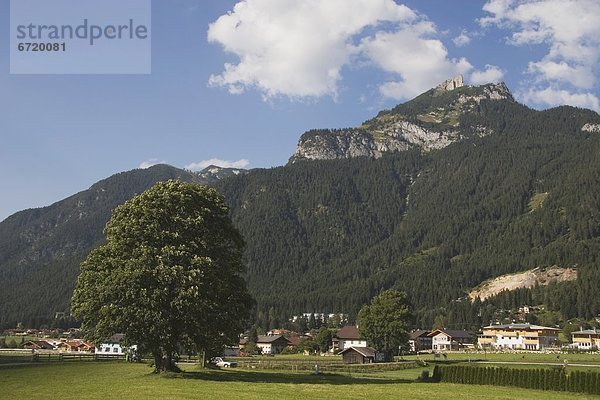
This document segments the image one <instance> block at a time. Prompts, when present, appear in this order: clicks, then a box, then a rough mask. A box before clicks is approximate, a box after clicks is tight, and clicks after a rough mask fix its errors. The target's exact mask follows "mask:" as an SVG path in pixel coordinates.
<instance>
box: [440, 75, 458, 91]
mask: <svg viewBox="0 0 600 400" xmlns="http://www.w3.org/2000/svg"><path fill="white" fill-rule="evenodd" d="M464 85H465V84H464V81H463V76H462V75H458V76H456V77H454V78H452V79H448V80H445V81H444V82H442V83H440V84H439V85H437V87H436V88H435V90H437V91H448V90H454V89H456V88H459V87H463V86H464Z"/></svg>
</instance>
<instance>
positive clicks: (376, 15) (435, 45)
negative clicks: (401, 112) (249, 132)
mask: <svg viewBox="0 0 600 400" xmlns="http://www.w3.org/2000/svg"><path fill="white" fill-rule="evenodd" d="M437 33H438V32H437V28H436V27H435V25H434V24H432V23H431V22H429V21H427V20H426V19H425V17H423V16H421V15H418V14H417V13H416V12H414V11H413V10H411V9H409V8H408V7H406V6H404V5H400V4H397V3H396V2H395V1H394V0H328V1H322V0H304V1H297V0H245V1H240V2H238V3H237V4H236V5H235V6H234V8H233V10H232V11H231V12H229V13H228V14H226V15H222V16H221V17H219V18H218V19H217V20H216V21H215V22H213V23H212V24H210V26H209V29H208V40H209V42H211V43H217V44H220V45H221V46H222V47H223V49H224V50H225V51H226V52H228V53H232V54H233V55H235V56H237V57H238V59H239V60H238V61H237V62H236V63H227V64H225V65H224V70H223V71H222V72H221V73H220V74H215V75H211V77H210V79H209V85H211V86H222V87H226V88H227V89H228V90H229V92H230V93H233V94H239V93H243V92H244V91H246V90H248V89H257V90H258V91H260V92H261V93H262V94H263V97H264V98H265V99H269V98H273V97H277V96H288V97H290V98H292V99H301V98H316V97H321V96H331V97H333V98H335V97H336V96H337V94H338V91H339V86H340V84H341V81H342V79H343V77H342V70H343V68H344V67H348V66H365V65H368V66H374V67H376V68H380V69H383V70H384V71H386V72H389V73H391V74H392V77H391V79H390V82H387V83H384V84H383V85H381V87H380V93H382V94H383V95H384V96H388V97H393V98H396V99H402V98H409V97H410V96H413V95H415V94H419V93H421V92H422V91H424V90H426V89H429V88H431V87H433V86H435V85H436V84H437V83H439V82H441V81H443V80H445V79H447V78H449V77H451V76H453V75H455V74H457V73H463V72H466V71H468V70H470V69H471V68H472V67H471V65H470V64H469V63H468V62H467V61H466V60H465V59H459V60H450V59H448V57H447V55H448V53H447V50H446V48H445V47H444V45H443V44H442V42H441V41H440V40H438V39H436V38H435V36H436V35H437Z"/></svg>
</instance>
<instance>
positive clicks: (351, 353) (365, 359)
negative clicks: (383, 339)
mask: <svg viewBox="0 0 600 400" xmlns="http://www.w3.org/2000/svg"><path fill="white" fill-rule="evenodd" d="M340 354H341V355H342V357H343V359H344V364H371V363H374V362H375V350H373V349H372V348H370V347H354V346H351V347H347V348H345V349H344V350H342V351H341V352H340Z"/></svg>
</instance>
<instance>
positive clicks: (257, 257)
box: [0, 84, 600, 327]
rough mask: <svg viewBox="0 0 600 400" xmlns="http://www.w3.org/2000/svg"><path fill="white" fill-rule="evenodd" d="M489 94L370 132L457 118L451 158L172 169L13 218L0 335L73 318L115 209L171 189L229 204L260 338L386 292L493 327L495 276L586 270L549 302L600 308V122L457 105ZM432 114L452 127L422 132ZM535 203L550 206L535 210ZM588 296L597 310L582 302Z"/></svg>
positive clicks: (423, 308)
mask: <svg viewBox="0 0 600 400" xmlns="http://www.w3.org/2000/svg"><path fill="white" fill-rule="evenodd" d="M491 85H494V86H493V87H496V88H498V90H503V89H502V86H497V85H500V84H491ZM485 87H487V88H489V90H490V93H493V91H492V86H489V85H488V86H486V85H484V87H483V88H481V87H480V88H479V89H474V88H470V87H456V88H454V89H453V90H452V91H439V90H438V91H437V92H436V89H435V88H434V89H431V90H430V91H428V92H425V93H424V94H423V95H421V96H418V97H417V98H415V99H414V100H413V101H411V102H407V103H405V104H402V105H398V106H396V107H394V108H393V109H391V110H387V111H383V112H381V113H379V114H378V116H376V117H375V118H373V119H372V120H369V121H366V122H365V124H367V125H369V124H370V125H369V126H371V128H370V129H371V130H372V131H374V130H376V129H384V128H385V127H384V126H383V125H382V127H379V126H378V125H377V123H379V122H382V118H383V119H384V120H383V122H382V123H384V124H387V121H386V118H387V119H389V118H390V116H391V117H392V118H396V120H395V122H394V123H397V122H399V121H404V122H411V123H414V124H417V123H418V124H419V126H422V127H425V128H427V127H431V126H433V127H436V126H437V127H439V126H453V125H452V124H455V123H456V122H458V127H457V128H456V129H457V130H459V131H460V132H459V134H460V135H462V136H464V137H462V136H461V138H460V140H456V141H453V142H452V145H448V146H443V147H441V148H439V149H431V150H429V151H424V150H423V149H422V148H421V147H419V146H416V145H413V146H408V147H407V148H406V149H404V150H402V151H382V152H381V154H380V155H379V156H377V157H374V156H373V157H369V156H365V157H361V156H358V157H348V158H346V157H343V158H333V159H322V160H321V159H309V160H297V162H296V161H295V162H290V163H288V165H286V166H281V167H277V168H271V169H256V170H250V171H238V173H236V172H234V171H228V170H226V169H215V171H212V172H211V171H210V169H211V167H208V169H209V170H208V171H206V170H205V172H206V173H211V174H213V175H211V176H208V175H207V176H203V175H202V173H200V174H198V173H192V172H189V171H184V170H180V169H177V168H175V167H171V166H166V165H159V166H154V167H151V168H149V169H148V170H133V171H129V172H124V173H121V174H116V175H114V176H112V177H110V178H107V179H106V180H102V181H100V182H98V183H97V184H94V185H92V186H91V187H90V189H88V190H87V191H83V192H80V193H78V194H76V195H73V196H70V197H68V198H67V199H65V200H63V201H61V202H57V203H55V204H53V205H51V206H48V207H45V208H40V209H33V210H27V211H22V212H19V213H16V214H14V215H13V216H11V217H9V218H7V219H6V220H4V221H3V222H1V223H0V325H2V326H7V325H11V324H15V323H16V322H19V321H22V322H24V323H26V324H31V325H34V324H37V325H39V324H43V323H48V321H49V320H50V319H51V316H52V315H54V312H56V311H66V310H68V308H69V300H70V293H71V292H72V288H73V285H74V283H75V279H76V277H77V274H78V271H79V262H80V261H81V260H82V259H83V258H84V257H85V256H86V255H87V252H89V250H90V249H91V248H93V246H95V245H97V244H98V243H101V241H102V240H103V235H102V229H103V227H104V225H105V224H106V222H107V220H108V218H109V217H110V210H112V208H114V207H116V205H118V204H120V203H122V202H124V201H125V200H127V199H128V198H130V197H132V196H133V195H135V194H136V193H140V192H141V191H143V190H145V189H146V188H148V187H149V186H151V185H152V184H154V183H156V181H158V180H164V179H182V180H189V181H194V182H202V183H209V184H211V185H213V186H215V187H217V188H218V189H219V190H221V191H222V192H223V193H224V195H225V197H226V200H227V202H228V204H229V205H230V208H231V215H232V218H233V220H234V223H235V224H236V226H237V227H238V229H240V231H241V232H242V234H243V235H244V237H245V238H246V241H247V250H246V256H245V259H246V262H247V265H248V273H247V279H248V282H249V288H250V289H251V291H252V294H253V295H254V296H255V297H256V299H257V301H258V308H257V315H256V318H257V321H259V323H260V324H261V326H263V327H267V326H272V327H275V326H277V325H281V324H282V323H284V322H285V321H286V320H287V319H286V318H287V316H289V315H292V314H293V313H298V312H306V311H311V310H313V311H321V312H322V311H331V312H345V313H348V314H350V315H351V316H352V315H355V313H356V312H357V310H358V308H360V306H361V305H362V304H364V303H366V302H367V301H368V300H369V299H370V298H371V297H372V296H373V295H374V294H376V293H377V292H378V291H379V290H381V289H383V288H389V287H394V288H397V289H400V290H405V291H407V292H408V293H409V296H410V297H411V299H412V301H413V303H414V306H415V308H416V310H417V311H418V315H419V320H418V321H419V323H420V324H421V325H422V326H426V325H427V324H432V323H433V321H434V320H436V319H439V318H446V322H447V323H450V322H452V323H456V324H459V323H460V324H463V326H465V327H466V326H468V324H469V323H471V322H472V320H474V319H476V318H488V317H489V315H487V314H486V315H484V316H483V317H477V312H475V314H473V312H474V311H473V309H471V308H468V309H467V308H464V307H471V306H467V305H465V303H464V302H463V303H460V302H455V300H456V299H458V298H461V297H464V296H466V293H467V292H468V291H469V290H471V289H472V288H473V287H475V286H477V285H478V284H480V283H481V282H483V281H484V280H486V279H489V278H491V277H494V276H500V275H503V274H508V273H515V272H520V271H524V270H528V269H531V268H534V267H544V266H552V265H558V266H560V267H564V268H568V267H571V266H573V265H578V266H579V267H578V271H579V273H578V278H577V280H576V281H573V282H566V283H561V284H560V285H558V286H556V287H554V286H552V287H548V288H547V289H544V290H548V291H549V292H544V293H542V294H538V295H539V296H542V295H543V296H546V297H545V299H546V300H545V301H547V302H548V304H549V307H550V308H554V309H557V310H560V312H562V313H564V315H565V316H573V315H583V316H586V317H588V316H589V315H592V314H593V313H594V312H595V313H598V312H600V301H596V300H594V299H596V298H600V296H599V295H598V293H597V286H593V285H590V279H593V278H591V277H593V276H597V274H598V272H600V271H598V265H597V263H595V261H594V260H595V258H594V254H600V210H599V209H598V208H599V204H600V200H599V199H600V182H599V181H598V177H597V170H599V169H600V135H599V134H598V133H597V132H596V131H595V128H594V127H595V126H597V125H600V116H599V115H598V114H596V113H594V112H593V111H590V110H584V109H578V108H574V107H569V106H562V107H557V108H554V109H551V110H545V111H535V110H532V109H529V108H528V107H526V106H524V105H522V104H519V103H517V102H515V101H514V99H512V96H511V98H508V97H507V98H501V99H489V98H481V99H479V102H477V101H476V100H473V99H471V100H467V101H459V100H458V99H459V98H460V96H467V97H469V96H470V97H474V96H475V97H476V96H481V91H482V90H485ZM465 107H468V108H470V107H473V108H472V109H469V110H467V108H465ZM428 110H431V111H432V112H433V113H434V114H432V115H435V116H437V117H439V118H437V119H436V121H422V119H423V116H424V115H428V114H427V113H426V112H425V111H427V112H431V111H428ZM457 110H458V111H457ZM465 110H466V111H465ZM459 114H460V115H459ZM395 115H397V116H400V117H401V118H403V119H401V120H400V119H398V118H400V117H395ZM419 116H421V119H419ZM425 119H426V118H425ZM415 121H419V122H415ZM386 126H387V125H386ZM585 126H588V128H587V129H583V128H584V127H585ZM353 129H357V128H353ZM428 129H429V128H428ZM431 129H433V128H431ZM482 129H483V131H482ZM370 134H371V135H372V133H370ZM225 172H227V173H228V175H227V174H226V175H227V176H221V174H225ZM219 176H221V177H220V178H219ZM108 183H110V185H108ZM107 185H108V186H107ZM536 194H543V198H544V200H543V203H540V204H541V205H538V206H536V207H534V208H532V207H531V205H530V204H531V203H532V199H534V198H535V196H536ZM539 198H540V196H538V200H539ZM61 207H62V208H61ZM595 290H596V291H595ZM23 293H26V294H27V295H26V296H23ZM535 293H537V292H535ZM535 293H534V294H535ZM540 293H541V292H540ZM577 293H581V296H584V297H585V298H589V299H592V300H591V301H590V302H587V303H582V302H581V301H580V300H578V299H577V298H572V296H573V294H575V295H577ZM31 295H35V298H42V299H44V301H32V300H31V299H32V298H31ZM567 300H568V302H567ZM566 302H567V303H566ZM486 322H487V321H486Z"/></svg>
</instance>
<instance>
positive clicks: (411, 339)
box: [408, 329, 431, 353]
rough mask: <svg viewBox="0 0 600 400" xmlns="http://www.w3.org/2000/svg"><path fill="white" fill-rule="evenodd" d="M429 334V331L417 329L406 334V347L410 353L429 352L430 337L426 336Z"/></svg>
mask: <svg viewBox="0 0 600 400" xmlns="http://www.w3.org/2000/svg"><path fill="white" fill-rule="evenodd" d="M430 333H431V332H430V331H426V330H422V329H417V330H415V331H412V332H410V333H409V334H408V346H409V348H410V351H411V353H417V352H419V351H426V350H431V337H430V336H428V335H429V334H430Z"/></svg>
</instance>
